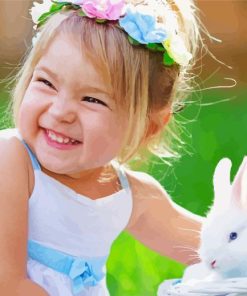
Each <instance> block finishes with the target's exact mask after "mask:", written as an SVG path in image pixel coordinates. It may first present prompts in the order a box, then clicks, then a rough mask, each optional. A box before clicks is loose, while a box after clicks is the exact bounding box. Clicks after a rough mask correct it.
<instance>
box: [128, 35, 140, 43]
mask: <svg viewBox="0 0 247 296" xmlns="http://www.w3.org/2000/svg"><path fill="white" fill-rule="evenodd" d="M128 40H129V42H130V43H131V44H132V45H140V42H138V41H137V40H135V39H134V38H132V37H131V36H129V35H128Z"/></svg>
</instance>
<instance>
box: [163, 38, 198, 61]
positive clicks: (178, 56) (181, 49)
mask: <svg viewBox="0 0 247 296" xmlns="http://www.w3.org/2000/svg"><path fill="white" fill-rule="evenodd" d="M163 45H164V47H165V49H166V51H167V53H168V54H169V56H170V57H171V58H173V59H174V61H175V62H176V63H177V64H179V65H182V66H186V65H188V63H189V61H190V60H191V58H192V54H191V53H190V52H189V51H188V50H187V48H186V46H185V44H184V41H183V39H182V38H181V37H180V36H178V35H173V36H171V37H170V38H169V39H168V40H166V41H165V42H163Z"/></svg>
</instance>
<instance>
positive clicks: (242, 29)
mask: <svg viewBox="0 0 247 296" xmlns="http://www.w3.org/2000/svg"><path fill="white" fill-rule="evenodd" d="M197 5H198V7H199V9H200V10H201V19H202V22H203V23H204V25H205V26H206V28H207V29H208V31H209V32H210V34H211V35H212V36H214V37H215V38H217V39H220V40H222V42H216V41H213V40H210V39H209V38H208V37H207V36H206V35H205V34H204V39H205V40H204V41H205V43H206V44H207V46H208V47H209V49H210V52H211V55H209V54H208V55H206V56H205V57H203V58H202V59H201V60H200V61H199V62H198V64H197V66H196V69H195V73H196V74H197V75H199V77H198V78H197V91H196V92H194V93H193V94H192V96H191V97H190V98H189V99H188V101H194V103H191V104H188V106H187V107H186V108H185V110H184V111H182V113H180V114H179V115H177V117H178V119H179V120H180V121H182V122H187V123H186V124H184V128H185V132H184V133H183V136H182V138H183V141H184V142H185V145H184V149H183V150H181V151H180V153H181V158H180V159H179V160H176V161H174V162H172V166H167V165H164V164H163V163H162V162H160V161H159V160H158V159H156V158H152V162H151V165H147V164H146V163H143V164H142V166H141V167H140V169H141V170H143V171H146V172H148V173H150V174H152V175H153V176H154V177H155V178H157V179H158V180H159V181H160V182H161V183H162V185H163V186H164V187H165V188H166V190H167V191H168V192H169V193H170V195H171V196H172V198H173V200H174V201H175V202H176V203H178V204H180V205H182V206H183V207H185V208H187V209H189V210H190V211H192V212H194V213H197V214H200V215H205V214H206V212H207V210H208V207H209V206H210V204H211V202H212V198H213V187H212V175H213V171H214V168H215V166H216V164H217V162H218V161H219V160H220V159H221V158H222V157H229V158H230V159H231V160H232V162H233V169H232V176H233V175H234V174H235V172H236V170H237V167H238V166H239V164H240V162H241V161H242V159H243V156H244V155H245V154H247V153H246V146H247V139H246V138H247V136H246V134H245V131H246V127H247V116H246V115H245V113H246V110H247V101H246V94H247V91H246V87H247V80H246V77H247V75H246V73H245V72H246V66H247V59H246V53H247V50H246V47H247V1H245V0H243V1H240V0H238V1H237V0H235V1H230V0H228V1H227V0H226V1H224V0H221V1H213V0H208V1H197ZM30 7H31V1H22V0H18V1H12V0H6V1H5V0H1V2H0V79H1V81H2V83H1V84H0V129H4V128H6V127H10V122H9V120H8V118H7V117H6V116H5V115H4V114H5V110H6V105H7V103H8V102H9V99H10V97H9V90H10V87H11V86H8V87H7V84H6V83H5V82H6V81H9V79H8V78H10V77H11V76H12V75H14V73H15V71H16V68H17V65H18V64H19V63H20V62H21V60H22V57H23V55H24V53H25V51H26V50H27V49H28V47H29V46H30V44H31V37H32V22H31V19H30V16H29V14H28V9H29V8H30ZM212 55H214V56H215V57H216V58H213V57H212ZM217 60H218V61H217ZM224 64H226V65H227V66H226V65H224ZM230 67H232V69H230ZM229 78H230V79H229ZM234 81H235V82H236V83H237V85H236V86H235V87H231V86H233V85H234V84H235V82H234ZM220 86H222V87H220ZM199 89H201V90H200V91H199ZM204 89H205V90H204ZM164 219H165V217H164ZM183 269H184V266H183V265H181V264H179V263H176V262H174V261H172V260H169V259H168V258H164V257H161V256H159V255H158V254H156V253H155V252H153V251H150V250H148V249H147V248H146V247H144V246H143V245H142V244H140V243H139V242H137V241H135V240H134V239H133V238H132V237H131V236H130V235H128V234H127V233H122V234H121V235H120V236H119V238H118V239H117V240H116V242H115V243H114V245H113V247H112V252H111V256H110V258H109V260H108V263H107V270H108V273H107V283H108V287H109V290H110V292H111V295H114V296H123V295H124V296H125V295H133V296H139V295H143V296H152V295H156V291H157V286H158V284H159V283H160V282H161V281H163V280H164V279H168V278H177V277H181V275H182V273H183Z"/></svg>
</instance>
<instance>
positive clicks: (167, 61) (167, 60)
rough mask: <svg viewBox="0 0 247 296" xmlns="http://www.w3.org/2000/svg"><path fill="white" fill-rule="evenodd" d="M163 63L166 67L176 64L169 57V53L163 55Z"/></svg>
mask: <svg viewBox="0 0 247 296" xmlns="http://www.w3.org/2000/svg"><path fill="white" fill-rule="evenodd" d="M163 63H164V65H166V66H172V65H173V64H175V61H174V59H173V58H171V57H170V56H169V54H168V53H167V51H166V52H164V54H163Z"/></svg>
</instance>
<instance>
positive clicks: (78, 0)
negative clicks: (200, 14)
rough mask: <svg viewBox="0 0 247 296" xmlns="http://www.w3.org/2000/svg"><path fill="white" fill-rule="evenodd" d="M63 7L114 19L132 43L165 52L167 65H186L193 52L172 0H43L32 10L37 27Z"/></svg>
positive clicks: (98, 18) (103, 20)
mask: <svg viewBox="0 0 247 296" xmlns="http://www.w3.org/2000/svg"><path fill="white" fill-rule="evenodd" d="M62 10H75V11H78V15H80V16H82V17H88V18H93V19H95V21H96V22H97V23H106V22H113V23H115V24H116V25H117V26H118V27H119V28H120V29H122V30H123V31H124V32H126V33H127V36H128V40H129V42H130V43H131V44H132V45H136V46H138V45H139V46H145V47H146V48H148V49H149V50H152V51H158V52H162V53H163V63H164V65H166V66H171V65H173V64H175V63H176V64H178V65H181V66H186V65H187V64H188V63H189V61H190V59H191V58H192V55H191V53H190V52H188V50H187V48H186V46H185V44H184V41H183V39H182V38H181V37H180V36H179V34H178V32H179V26H178V21H177V16H176V14H175V13H174V12H173V11H172V9H171V7H170V5H169V3H168V0H141V1H138V0H125V1H124V0H70V1H65V0H62V1H61V0H43V3H41V4H40V3H37V2H34V6H33V7H32V8H31V9H30V14H31V15H32V19H33V22H34V23H35V24H36V28H39V27H40V26H42V25H43V24H44V23H45V22H46V21H47V20H48V18H49V17H50V16H51V15H53V14H55V13H58V12H59V11H62Z"/></svg>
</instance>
